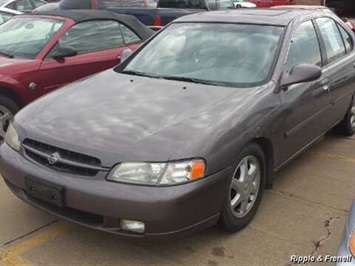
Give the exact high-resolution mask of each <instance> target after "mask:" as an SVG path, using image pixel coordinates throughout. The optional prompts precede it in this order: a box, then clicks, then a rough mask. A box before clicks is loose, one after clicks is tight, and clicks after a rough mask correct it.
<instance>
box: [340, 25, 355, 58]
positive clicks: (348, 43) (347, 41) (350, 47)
mask: <svg viewBox="0 0 355 266" xmlns="http://www.w3.org/2000/svg"><path fill="white" fill-rule="evenodd" d="M338 27H339V30H340V33H341V36H342V37H343V40H344V44H345V48H346V52H347V53H350V52H351V51H352V50H353V48H354V43H353V39H352V38H351V36H350V34H349V33H348V32H347V31H346V30H344V28H343V27H342V26H340V25H338Z"/></svg>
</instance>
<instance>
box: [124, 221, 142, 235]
mask: <svg viewBox="0 0 355 266" xmlns="http://www.w3.org/2000/svg"><path fill="white" fill-rule="evenodd" d="M120 226H121V229H122V230H125V231H130V232H134V233H144V231H145V224H144V223H143V222H139V221H130V220H121V222H120Z"/></svg>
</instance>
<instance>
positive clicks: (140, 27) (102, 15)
mask: <svg viewBox="0 0 355 266" xmlns="http://www.w3.org/2000/svg"><path fill="white" fill-rule="evenodd" d="M24 16H26V17H27V16H36V17H40V16H50V17H61V18H68V19H72V20H74V21H75V22H76V23H80V22H85V21H91V20H116V21H118V22H120V23H122V24H125V25H127V26H128V27H130V28H132V29H133V30H134V31H135V32H136V33H137V34H138V35H139V36H140V37H141V38H142V39H143V40H146V39H148V38H149V37H150V36H152V35H153V34H154V31H152V30H151V29H149V28H148V27H146V26H145V25H144V24H142V23H141V22H140V21H139V20H138V19H136V18H135V17H133V16H131V15H123V14H115V13H112V12H109V11H105V10H52V11H43V12H41V11H39V12H35V13H29V14H25V15H24ZM22 17H23V16H22Z"/></svg>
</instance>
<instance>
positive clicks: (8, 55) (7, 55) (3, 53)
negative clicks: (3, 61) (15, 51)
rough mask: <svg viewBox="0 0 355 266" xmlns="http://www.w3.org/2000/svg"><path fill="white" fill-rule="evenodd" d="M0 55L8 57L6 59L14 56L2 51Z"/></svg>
mask: <svg viewBox="0 0 355 266" xmlns="http://www.w3.org/2000/svg"><path fill="white" fill-rule="evenodd" d="M0 54H2V55H5V56H6V57H8V58H14V55H12V54H8V53H5V52H3V51H0Z"/></svg>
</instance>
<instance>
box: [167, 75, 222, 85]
mask: <svg viewBox="0 0 355 266" xmlns="http://www.w3.org/2000/svg"><path fill="white" fill-rule="evenodd" d="M161 78H163V79H169V80H177V81H186V82H192V83H197V84H205V85H213V86H226V83H224V82H218V81H211V80H204V79H196V78H188V77H178V76H162V77H161Z"/></svg>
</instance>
